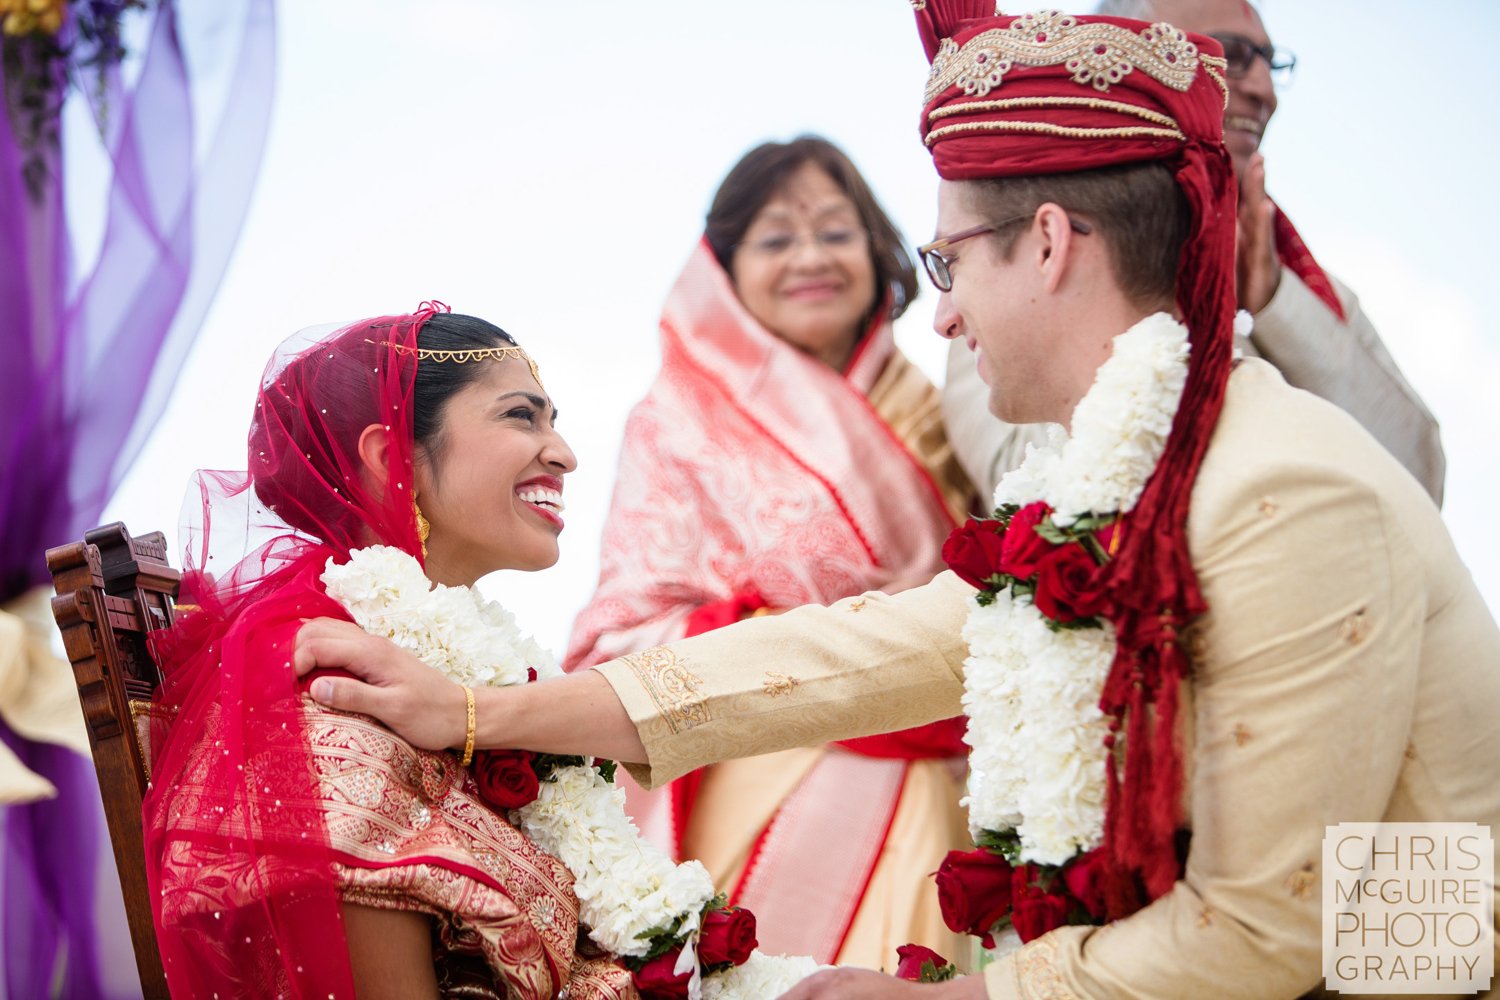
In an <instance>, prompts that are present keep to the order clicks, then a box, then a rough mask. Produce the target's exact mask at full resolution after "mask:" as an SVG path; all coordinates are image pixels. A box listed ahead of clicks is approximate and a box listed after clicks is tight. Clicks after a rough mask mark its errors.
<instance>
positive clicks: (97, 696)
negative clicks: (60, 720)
mask: <svg viewBox="0 0 1500 1000" xmlns="http://www.w3.org/2000/svg"><path fill="white" fill-rule="evenodd" d="M47 566H48V568H49V569H50V570H51V571H52V581H53V584H54V585H55V587H56V589H57V596H56V597H54V598H53V599H52V614H53V616H54V617H55V618H56V619H57V626H58V628H59V629H60V630H61V631H62V637H63V645H64V647H65V648H66V650H67V656H68V660H69V661H70V662H71V663H72V665H73V676H74V678H75V679H76V680H77V682H78V698H79V701H80V702H82V704H83V716H84V721H85V723H86V724H87V726H88V734H89V744H90V746H91V747H92V749H93V753H94V768H95V770H96V771H97V772H98V775H99V791H100V794H101V795H102V796H103V799H104V816H105V820H106V821H107V822H108V824H109V837H110V841H111V843H112V844H113V846H114V853H115V864H116V865H117V866H118V868H119V871H120V888H121V890H122V891H123V892H124V896H125V912H126V916H127V918H128V919H129V922H130V937H131V943H132V944H133V945H134V948H135V961H136V967H137V969H138V970H139V972H140V977H141V991H142V993H143V995H144V996H145V997H147V998H148V1000H155V998H157V997H162V998H165V997H167V996H168V993H167V983H166V976H165V975H164V974H163V971H162V961H161V954H160V952H158V950H157V947H156V933H155V931H154V929H153V928H152V923H151V899H150V895H149V891H148V888H147V884H146V855H145V847H144V840H143V831H142V827H141V799H142V797H143V796H144V795H145V793H146V789H147V787H148V785H149V778H150V772H149V761H148V758H147V756H146V754H145V752H144V750H145V749H146V748H147V747H148V740H149V736H150V721H151V712H152V704H151V703H152V697H153V695H155V693H156V689H157V688H158V687H159V686H160V684H161V672H160V670H159V669H158V667H157V663H156V660H155V658H154V656H153V654H152V642H151V634H152V633H153V632H155V631H157V630H158V629H163V628H166V627H167V626H168V625H171V624H172V620H173V615H174V613H175V604H174V601H175V599H176V597H177V588H178V585H179V583H180V582H181V574H179V573H178V572H177V571H176V570H175V569H173V568H172V567H171V566H170V565H168V563H167V543H166V537H165V536H164V535H162V533H161V532H159V531H157V532H152V533H151V534H149V535H145V536H143V537H141V538H132V537H131V536H130V533H129V532H128V531H126V530H125V525H123V524H121V523H119V522H116V523H114V524H107V525H104V526H102V527H99V528H94V529H93V530H92V531H89V532H88V533H86V534H85V535H84V536H83V541H81V542H73V543H71V544H68V545H61V546H58V547H57V548H54V549H50V550H48V552H47Z"/></svg>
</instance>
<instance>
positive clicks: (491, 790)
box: [474, 750, 542, 809]
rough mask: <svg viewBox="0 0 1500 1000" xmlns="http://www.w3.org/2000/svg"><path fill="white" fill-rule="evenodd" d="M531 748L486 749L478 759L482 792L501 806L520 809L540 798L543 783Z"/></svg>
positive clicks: (477, 774) (476, 772) (476, 778)
mask: <svg viewBox="0 0 1500 1000" xmlns="http://www.w3.org/2000/svg"><path fill="white" fill-rule="evenodd" d="M532 756H533V755H532V753H531V751H529V750H482V751H480V752H479V754H478V755H476V756H475V758H474V781H475V783H476V784H477V785H479V794H480V797H482V798H483V799H484V800H485V801H486V802H488V803H489V804H490V805H492V806H495V807H496V808H497V809H519V808H521V807H522V806H527V805H530V804H531V803H533V802H535V801H536V797H537V795H539V794H540V793H541V790H542V784H541V782H540V781H538V780H537V777H536V771H535V770H534V769H533V768H532V766H531V760H532Z"/></svg>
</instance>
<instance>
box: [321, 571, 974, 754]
mask: <svg viewBox="0 0 1500 1000" xmlns="http://www.w3.org/2000/svg"><path fill="white" fill-rule="evenodd" d="M972 593H973V590H972V589H971V588H970V587H969V586H968V585H967V584H965V583H963V582H962V581H961V580H959V579H958V578H957V577H956V576H954V575H953V574H952V573H944V574H942V575H941V576H939V577H938V578H937V579H936V580H934V581H932V582H931V583H929V584H927V585H926V586H923V587H917V588H914V589H912V590H908V591H905V592H903V593H901V594H898V595H895V596H888V595H886V594H881V593H870V594H866V595H864V596H862V597H857V598H851V599H849V600H844V601H840V602H839V603H837V604H835V605H833V606H831V607H827V608H823V607H806V608H798V609H796V610H794V611H789V612H787V613H786V614H784V615H779V616H776V617H766V618H753V619H749V620H747V621H743V622H740V623H738V624H736V625H730V626H728V627H727V628H723V629H719V630H718V631H715V632H710V633H708V634H706V635H701V636H697V637H695V638H692V639H683V640H681V641H679V642H674V643H672V644H671V645H668V646H657V647H654V648H653V649H649V650H646V651H644V652H641V653H636V654H633V655H631V656H627V657H623V658H621V659H618V660H611V661H610V662H608V663H604V664H601V665H600V666H599V667H597V668H595V669H594V670H584V671H580V672H578V673H575V674H571V675H569V676H566V677H559V678H556V679H554V680H549V681H546V682H544V683H540V684H522V685H518V686H515V687H506V688H477V689H475V690H474V691H473V696H474V740H473V745H474V747H476V748H479V749H484V748H491V747H506V748H519V749H525V750H535V751H539V752H543V753H559V754H585V755H588V756H595V757H610V758H612V759H615V760H619V761H621V762H625V763H627V766H629V767H630V769H631V771H632V773H633V774H635V776H636V777H637V779H638V780H640V781H642V783H645V784H659V783H661V782H663V781H667V780H670V779H671V778H674V777H677V776H678V775H681V774H684V773H686V772H688V771H691V770H693V769H694V768H696V767H700V766H702V765H704V764H709V763H713V762H715V761H720V760H724V759H726V758H729V757H737V756H750V755H753V754H760V753H768V752H770V751H772V750H783V749H786V748H787V747H793V746H802V745H806V744H818V743H826V742H828V741H829V740H834V739H844V738H846V737H851V736H865V735H869V734H871V733H884V732H891V731H894V730H899V729H906V728H910V727H911V726H915V725H920V724H922V723H926V722H932V721H934V720H937V719H946V718H951V717H952V716H955V715H957V714H959V711H960V704H959V700H960V697H961V695H962V693H963V681H962V672H963V661H964V656H965V654H966V649H965V646H964V643H963V640H962V638H961V636H960V631H961V629H962V627H963V622H964V617H965V615H966V614H967V613H968V600H967V598H968V597H969V595H970V594H972ZM295 660H296V668H297V672H298V673H299V674H307V673H309V672H311V671H314V670H325V671H337V672H338V673H337V674H333V675H325V676H319V677H318V678H317V679H316V680H314V681H313V682H312V685H311V693H312V696H313V698H315V699H316V700H317V701H318V702H320V703H322V704H324V705H326V706H328V707H330V708H336V709H340V710H343V711H346V712H359V713H363V714H366V715H372V716H374V717H375V718H377V719H379V720H380V721H381V722H383V723H384V724H385V725H386V726H388V727H390V729H391V730H393V731H394V732H396V733H397V734H398V735H400V736H401V737H403V738H404V739H406V740H408V741H410V742H411V743H412V744H413V745H415V746H419V747H423V748H425V749H429V750H439V749H444V748H454V749H458V748H461V747H463V746H464V745H465V743H466V731H467V728H468V727H467V725H466V719H465V717H466V705H465V695H464V691H463V689H462V688H460V687H459V686H458V685H457V684H455V683H454V682H453V681H451V680H449V679H448V678H446V677H444V676H443V675H442V674H441V673H439V672H437V671H435V670H433V669H432V668H431V667H428V666H427V665H426V664H424V663H423V662H422V661H421V660H418V659H417V658H416V657H415V656H413V655H412V654H411V653H409V652H407V651H406V650H403V649H401V648H399V647H397V646H396V645H395V644H393V643H391V642H390V641H388V640H386V639H383V638H380V637H378V636H373V635H370V634H369V633H367V632H365V631H364V630H363V629H361V628H360V627H359V626H358V625H355V624H354V623H352V622H348V621H338V620H333V619H318V620H315V621H311V622H308V623H307V624H306V625H304V626H303V627H302V629H301V631H300V632H299V633H298V635H297V648H296V653H295ZM640 761H645V762H646V763H645V764H634V765H633V766H632V763H631V762H640Z"/></svg>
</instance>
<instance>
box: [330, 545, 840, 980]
mask: <svg viewBox="0 0 1500 1000" xmlns="http://www.w3.org/2000/svg"><path fill="white" fill-rule="evenodd" d="M322 580H323V585H324V587H325V588H326V589H327V592H328V595H329V596H330V597H332V598H333V599H334V600H336V601H338V602H339V603H340V604H342V605H343V606H344V607H345V608H347V609H348V610H349V614H350V615H351V616H352V617H353V618H354V620H355V622H356V623H358V624H359V626H360V627H361V628H363V629H364V630H365V631H367V632H370V633H371V634H373V635H379V636H384V637H385V638H387V639H389V640H391V641H392V642H394V643H395V644H396V645H398V646H400V647H402V648H403V649H407V650H410V651H411V652H412V653H414V654H415V655H416V656H417V657H418V658H420V659H421V660H422V661H424V662H425V663H427V665H428V666H431V667H433V668H434V669H436V670H439V671H441V672H442V673H444V674H445V675H447V676H448V677H450V678H452V679H453V680H455V681H457V682H458V683H460V684H466V685H469V686H475V687H477V686H487V687H498V686H505V685H511V684H523V683H525V682H526V680H527V677H528V668H531V669H535V670H536V672H537V677H538V679H539V680H548V679H551V678H554V677H557V676H560V674H561V671H560V670H559V669H558V666H557V663H556V661H555V660H554V659H553V658H552V657H551V656H550V655H549V654H548V653H547V651H546V650H544V649H542V647H541V646H539V645H537V643H536V642H535V640H533V639H532V638H531V637H530V636H528V635H525V634H523V633H522V632H521V630H520V629H519V628H518V627H517V625H516V620H515V618H514V617H513V616H512V615H511V614H510V612H508V611H506V610H505V609H504V608H502V607H501V606H500V605H498V604H496V603H494V602H492V601H486V600H485V599H484V598H483V597H481V596H480V595H479V593H478V592H477V591H474V590H471V589H470V588H468V587H446V586H443V585H441V584H439V585H436V586H434V585H433V584H432V583H431V582H430V581H429V580H428V579H427V577H426V575H425V574H424V573H423V572H422V566H421V564H420V563H418V562H417V560H416V559H415V558H413V557H412V556H411V555H409V554H407V553H405V552H403V551H401V550H400V549H396V548H391V547H389V546H385V545H374V546H371V547H369V548H365V549H359V550H356V551H354V552H352V553H350V556H349V560H348V562H345V563H343V564H336V563H334V561H333V560H332V559H330V560H329V561H328V565H327V566H326V567H325V569H324V572H323V576H322ZM511 816H512V818H513V819H514V821H515V823H516V826H517V827H519V828H520V830H521V832H522V833H524V834H525V835H526V836H527V837H529V838H530V839H531V840H532V842H533V843H535V844H536V845H537V846H538V847H540V848H541V849H542V850H544V851H546V852H547V853H548V854H551V855H552V856H553V857H556V858H557V859H558V860H559V861H561V862H562V863H563V865H564V866H566V867H567V869H568V871H569V872H571V873H572V875H573V888H574V891H575V893H576V894H577V896H578V904H579V920H580V922H581V923H582V924H583V925H584V926H585V927H587V928H588V930H589V936H590V937H591V938H592V939H593V941H594V942H595V943H596V944H598V945H599V946H600V947H602V948H604V949H605V950H607V951H609V952H612V953H613V954H615V955H619V956H625V957H640V956H642V955H645V954H646V952H647V951H648V950H649V948H650V941H649V938H648V935H649V933H650V932H652V931H658V930H660V929H663V928H666V927H671V926H675V927H676V928H677V931H676V933H677V935H678V936H679V937H680V938H689V936H690V935H692V934H694V933H695V932H696V931H698V930H699V924H700V922H701V920H702V914H703V909H704V907H706V906H707V905H708V903H709V901H710V900H711V899H712V898H713V896H714V885H713V879H712V878H710V877H709V874H708V870H707V869H706V868H704V867H703V865H702V864H701V863H700V862H697V861H689V862H687V863H685V864H680V865H679V864H675V863H674V862H673V861H672V859H671V858H669V857H668V856H667V855H666V854H665V853H664V852H662V851H661V850H660V849H658V848H657V847H656V846H655V845H653V844H651V843H649V842H648V841H646V840H644V839H642V838H641V835H640V831H638V830H637V829H636V827H635V824H633V823H632V822H631V821H630V818H629V817H628V816H627V815H626V814H625V793H624V791H622V790H621V789H619V788H617V787H615V786H614V785H613V784H611V783H610V782H608V781H605V780H604V777H603V776H602V775H601V774H600V773H599V772H598V770H596V769H595V768H594V767H592V766H584V767H561V768H557V769H556V770H555V771H554V772H553V774H552V778H551V780H548V781H544V782H542V784H541V788H540V791H539V793H538V795H537V798H536V801H534V802H532V803H531V804H530V805H527V806H524V807H522V808H520V809H516V810H512V812H511ZM757 954H759V953H757ZM752 962H754V963H755V969H754V971H752V972H751V973H747V974H745V975H743V976H740V975H738V974H739V973H740V971H741V970H740V969H735V970H731V972H729V973H725V974H721V975H716V976H710V977H708V978H707V979H706V980H705V981H704V995H705V996H714V997H724V998H737V997H744V998H747V1000H748V998H751V997H762V996H774V995H776V994H778V993H780V992H782V990H783V989H785V988H788V987H790V986H791V985H792V984H794V983H795V982H796V981H797V980H798V979H801V978H802V977H803V976H804V975H807V974H808V972H810V971H812V970H814V969H816V968H817V963H815V962H813V960H812V959H810V958H802V959H783V958H776V959H772V958H768V957H766V956H760V960H759V961H757V960H756V959H754V958H752ZM749 964H750V963H747V966H746V967H748V965H749ZM741 968H745V967H741ZM799 969H806V971H803V972H801V973H797V972H796V971H795V970H799ZM726 982H728V983H730V984H731V985H730V986H728V987H726V986H725V985H724V984H725V983H726ZM783 982H784V983H785V986H777V985H776V984H778V983H783ZM734 983H743V984H747V985H745V986H744V988H743V989H741V988H740V987H738V986H734V985H733V984H734Z"/></svg>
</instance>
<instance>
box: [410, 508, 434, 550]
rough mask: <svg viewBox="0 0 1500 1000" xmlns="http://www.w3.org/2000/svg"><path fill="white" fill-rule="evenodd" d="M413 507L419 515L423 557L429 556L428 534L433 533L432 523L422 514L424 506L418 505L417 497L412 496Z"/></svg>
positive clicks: (418, 524) (418, 525)
mask: <svg viewBox="0 0 1500 1000" xmlns="http://www.w3.org/2000/svg"><path fill="white" fill-rule="evenodd" d="M411 509H412V512H413V513H414V514H416V515H417V540H418V541H419V542H421V543H422V558H423V559H426V558H427V536H428V535H430V534H432V525H431V524H429V523H428V522H427V518H425V517H423V516H422V508H421V507H418V506H417V498H416V497H412V498H411Z"/></svg>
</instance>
